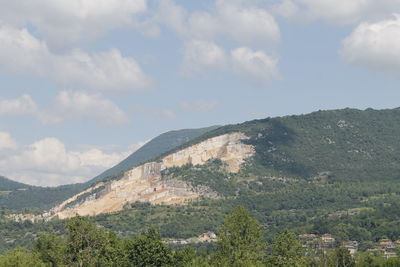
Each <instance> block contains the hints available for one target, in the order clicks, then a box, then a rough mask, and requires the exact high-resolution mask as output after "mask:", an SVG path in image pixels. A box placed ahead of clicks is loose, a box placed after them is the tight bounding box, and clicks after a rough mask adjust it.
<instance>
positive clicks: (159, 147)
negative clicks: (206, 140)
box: [87, 126, 219, 184]
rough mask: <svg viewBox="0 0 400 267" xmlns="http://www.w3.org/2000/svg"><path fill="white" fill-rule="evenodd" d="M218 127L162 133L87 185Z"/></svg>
mask: <svg viewBox="0 0 400 267" xmlns="http://www.w3.org/2000/svg"><path fill="white" fill-rule="evenodd" d="M218 127H219V126H211V127H205V128H199V129H183V130H177V131H169V132H166V133H163V134H161V135H159V136H157V137H155V138H153V139H152V140H151V141H150V142H148V143H146V144H145V145H143V146H142V147H141V148H139V149H138V150H137V151H135V152H134V153H132V154H131V155H129V156H128V157H127V158H126V159H124V160H123V161H121V162H120V163H118V164H117V165H115V166H114V167H112V168H110V169H108V170H106V171H104V172H103V173H101V174H100V175H98V176H96V177H95V178H93V179H92V180H90V181H88V182H87V184H92V183H95V182H98V181H101V180H103V179H104V178H107V177H109V176H113V175H116V174H118V173H121V172H122V171H126V170H128V169H130V168H133V167H134V166H137V165H139V164H141V163H143V162H146V161H148V160H151V159H153V158H155V157H158V156H160V155H161V154H163V153H166V152H167V151H169V150H171V149H174V148H176V147H178V146H180V145H182V144H184V143H186V142H188V141H190V140H193V139H195V138H197V137H199V136H201V135H203V134H204V133H206V132H209V131H212V130H214V129H216V128H218Z"/></svg>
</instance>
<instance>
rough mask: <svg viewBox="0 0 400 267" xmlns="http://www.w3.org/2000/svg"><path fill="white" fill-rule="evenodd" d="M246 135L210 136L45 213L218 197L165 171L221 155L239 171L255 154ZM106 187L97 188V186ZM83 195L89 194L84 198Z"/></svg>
mask: <svg viewBox="0 0 400 267" xmlns="http://www.w3.org/2000/svg"><path fill="white" fill-rule="evenodd" d="M246 138H247V137H246V136H245V135H244V134H242V133H238V132H237V133H231V134H224V135H221V136H217V137H214V138H210V139H208V140H206V141H203V142H201V143H199V144H196V145H193V146H190V147H188V148H185V149H183V150H180V151H178V152H175V153H173V154H170V155H168V156H166V157H164V158H162V159H161V162H149V163H145V164H143V165H140V166H138V167H136V168H133V169H131V170H129V171H127V172H125V174H124V176H123V178H121V179H120V180H116V181H111V182H108V183H106V184H104V183H99V184H97V185H95V186H93V187H91V188H89V189H87V190H86V191H84V192H81V193H79V194H77V195H75V196H73V197H71V198H70V199H68V200H66V201H64V202H63V203H62V204H60V205H59V206H57V207H55V208H53V209H52V210H50V212H49V213H47V214H44V215H43V216H44V217H47V218H52V217H55V216H58V217H59V218H60V219H64V218H69V217H73V216H76V215H81V216H85V215H98V214H102V213H109V212H114V211H119V210H121V209H123V207H124V205H125V204H129V203H133V202H136V201H141V202H150V203H152V204H161V203H164V204H182V203H184V202H185V201H187V200H189V199H195V198H197V197H199V196H200V195H202V196H208V197H215V193H214V194H213V193H212V192H209V190H207V189H205V188H203V187H196V188H195V187H193V186H191V185H190V184H188V183H185V182H183V181H179V180H176V179H169V180H163V179H162V177H161V171H163V170H165V169H167V168H170V167H180V166H182V165H184V164H188V163H191V164H193V165H203V164H204V163H206V162H207V161H208V160H210V159H216V158H218V159H220V160H221V161H223V162H224V163H226V165H227V166H228V167H227V168H228V171H230V172H237V171H239V169H240V165H241V164H242V163H243V162H244V160H245V159H246V158H248V157H250V156H252V155H253V154H254V148H253V147H252V146H250V145H246V144H243V143H241V142H240V140H242V139H246ZM103 187H104V189H103V190H102V191H100V192H96V189H99V188H103ZM83 196H85V198H84V199H82V200H80V198H82V197H83ZM78 200H80V201H78ZM75 202H76V203H75ZM74 203H75V204H74ZM71 204H73V205H72V206H71Z"/></svg>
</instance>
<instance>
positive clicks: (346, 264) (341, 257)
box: [330, 248, 356, 267]
mask: <svg viewBox="0 0 400 267" xmlns="http://www.w3.org/2000/svg"><path fill="white" fill-rule="evenodd" d="M330 265H331V266H335V267H354V266H356V263H355V260H354V259H353V257H352V256H351V255H350V252H349V250H348V249H347V248H337V249H335V251H334V252H333V253H332V256H331V264H330Z"/></svg>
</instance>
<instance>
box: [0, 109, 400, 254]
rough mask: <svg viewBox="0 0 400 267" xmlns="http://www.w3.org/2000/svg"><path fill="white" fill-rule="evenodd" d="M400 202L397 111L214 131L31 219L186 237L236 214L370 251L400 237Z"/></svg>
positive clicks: (320, 115)
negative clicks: (87, 219) (76, 219)
mask: <svg viewBox="0 0 400 267" xmlns="http://www.w3.org/2000/svg"><path fill="white" fill-rule="evenodd" d="M399 203H400V109H388V110H373V109H367V110H356V109H342V110H330V111H318V112H313V113H310V114H306V115H296V116H285V117H277V118H266V119H262V120H253V121H248V122H244V123H240V124H235V125H227V126H223V127H219V128H217V129H214V130H211V131H208V132H206V133H204V134H203V135H201V136H198V137H196V138H194V139H192V140H190V141H188V142H186V143H184V144H181V145H179V146H177V147H175V148H172V149H171V150H169V151H168V152H165V153H161V155H159V156H156V157H155V158H153V159H151V160H147V161H145V162H144V163H142V164H139V165H137V166H134V167H133V168H131V169H129V170H127V171H124V172H122V173H121V174H120V175H118V176H115V177H112V179H105V180H102V181H101V182H96V183H93V184H92V186H90V187H88V188H86V189H85V190H84V191H81V192H80V193H79V194H76V195H74V196H73V197H71V198H70V199H68V200H66V201H64V202H63V203H62V204H61V205H57V206H55V207H53V208H52V209H51V210H50V211H49V212H47V213H44V214H42V215H41V216H37V217H35V219H36V220H37V221H43V222H44V223H43V224H40V225H48V227H53V225H54V224H56V223H59V222H60V221H59V220H56V218H57V217H58V218H69V217H72V216H75V215H76V214H81V215H93V217H92V220H94V221H95V222H96V223H97V224H99V225H102V226H103V227H105V228H107V229H111V230H114V231H117V232H118V233H119V234H121V235H131V234H133V233H138V232H140V231H143V230H144V229H146V228H148V227H151V226H154V227H157V228H159V229H160V232H161V234H162V235H163V236H164V237H168V238H190V237H193V236H197V235H199V234H201V233H204V232H207V231H216V230H217V228H218V226H219V225H221V223H222V221H223V218H224V216H225V215H226V214H228V213H229V212H230V211H231V209H232V208H233V207H235V206H237V205H243V206H245V207H246V208H248V209H249V210H250V211H251V213H252V215H253V216H255V217H256V218H257V219H258V220H259V221H260V222H262V225H263V227H264V231H265V232H266V236H267V237H269V236H273V234H274V233H277V232H279V231H282V230H283V229H285V228H288V229H290V230H291V231H293V232H295V233H298V234H302V233H312V234H318V235H322V234H325V233H330V234H333V235H334V236H335V237H336V238H337V240H338V242H341V241H345V240H357V241H359V242H360V244H361V245H360V246H364V247H367V246H368V244H370V243H368V242H371V241H377V240H379V239H380V238H385V237H386V238H391V239H393V240H395V239H397V238H399V236H400V229H399V227H398V225H399V223H400V204H399ZM18 218H20V217H18ZM30 218H31V219H33V217H30ZM49 219H52V220H50V221H48V222H46V221H47V220H49ZM33 225H35V227H37V226H36V225H39V224H33ZM29 227H32V226H27V228H24V231H27V229H31V228H29ZM43 227H44V226H43ZM1 234H3V233H1ZM5 234H9V235H11V233H5ZM14 236H15V234H14Z"/></svg>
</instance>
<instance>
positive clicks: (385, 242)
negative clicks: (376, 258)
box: [367, 239, 400, 259]
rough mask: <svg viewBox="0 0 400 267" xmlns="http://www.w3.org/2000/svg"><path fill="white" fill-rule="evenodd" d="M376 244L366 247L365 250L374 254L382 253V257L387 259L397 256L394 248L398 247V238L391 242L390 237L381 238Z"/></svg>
mask: <svg viewBox="0 0 400 267" xmlns="http://www.w3.org/2000/svg"><path fill="white" fill-rule="evenodd" d="M378 244H379V246H378V247H376V248H370V249H367V251H368V252H371V253H375V254H382V255H383V257H385V258H387V259H388V258H394V257H397V253H396V248H397V247H400V240H397V241H395V242H393V241H392V240H390V239H381V240H379V242H378Z"/></svg>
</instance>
